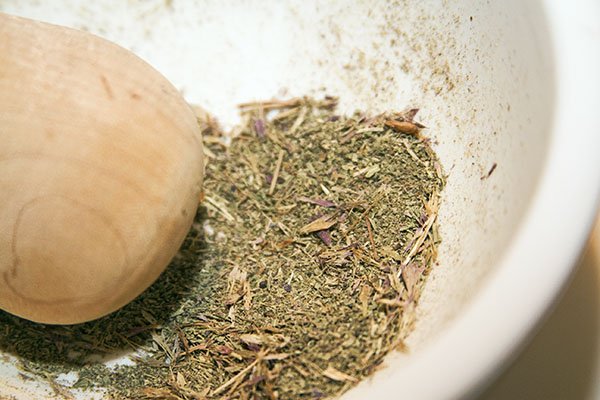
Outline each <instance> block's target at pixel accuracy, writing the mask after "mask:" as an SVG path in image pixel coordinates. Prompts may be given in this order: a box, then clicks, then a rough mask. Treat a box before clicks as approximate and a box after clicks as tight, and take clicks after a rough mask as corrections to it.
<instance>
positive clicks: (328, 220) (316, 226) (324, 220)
mask: <svg viewBox="0 0 600 400" xmlns="http://www.w3.org/2000/svg"><path fill="white" fill-rule="evenodd" d="M336 223H337V219H335V218H334V217H333V216H331V215H323V216H321V217H319V218H317V219H315V220H314V221H312V222H310V223H308V224H306V225H304V226H303V227H302V228H300V233H303V234H306V233H312V232H317V231H322V230H325V229H329V228H331V227H332V226H333V225H335V224H336Z"/></svg>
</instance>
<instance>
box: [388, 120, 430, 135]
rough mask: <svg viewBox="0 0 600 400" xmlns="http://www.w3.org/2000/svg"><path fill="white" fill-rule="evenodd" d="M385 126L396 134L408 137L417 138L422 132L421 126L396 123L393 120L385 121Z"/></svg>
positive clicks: (403, 122)
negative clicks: (404, 134) (413, 136)
mask: <svg viewBox="0 0 600 400" xmlns="http://www.w3.org/2000/svg"><path fill="white" fill-rule="evenodd" d="M385 125H386V126H389V127H390V128H392V129H393V130H395V131H396V132H400V133H406V134H408V135H415V136H417V135H418V134H419V132H420V131H421V128H420V127H419V125H417V124H415V123H414V122H408V121H396V120H393V119H389V120H387V121H385Z"/></svg>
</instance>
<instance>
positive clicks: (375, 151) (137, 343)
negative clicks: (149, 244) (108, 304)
mask: <svg viewBox="0 0 600 400" xmlns="http://www.w3.org/2000/svg"><path fill="white" fill-rule="evenodd" d="M335 105H336V100H335V99H334V98H325V99H324V100H321V101H316V100H312V99H306V98H304V99H292V100H289V101H268V102H257V103H248V104H243V105H241V106H240V107H241V112H242V117H243V124H242V125H241V126H240V127H238V128H236V130H235V131H234V136H235V137H234V138H233V140H232V141H231V143H230V144H229V143H228V140H227V136H226V135H224V134H223V133H222V132H221V131H220V130H219V128H218V127H217V125H216V124H215V123H214V121H212V120H211V119H210V118H209V117H207V118H205V120H203V121H201V123H202V126H203V127H204V141H205V154H206V155H207V157H208V164H207V167H206V177H205V184H204V190H205V192H204V199H203V202H202V205H201V206H200V208H199V211H198V215H197V217H196V221H195V223H194V225H193V227H192V230H191V231H190V233H189V235H188V236H187V238H186V240H185V243H184V245H183V246H182V249H181V250H180V252H179V254H178V255H177V257H176V258H175V259H174V260H173V262H172V264H171V265H170V266H169V267H168V269H167V270H166V271H165V273H164V274H163V275H162V276H161V277H160V278H159V280H158V281H157V282H156V283H155V284H154V285H153V286H152V287H151V288H150V289H148V290H147V291H146V292H145V293H144V294H143V295H142V296H140V297H139V298H138V299H136V300H135V301H134V302H133V303H131V304H129V305H128V306H126V307H124V308H123V309H121V310H119V311H118V312H116V313H114V314H112V315H110V316H108V317H105V318H102V319H100V320H97V321H93V322H89V323H86V324H82V325H75V326H45V325H40V324H35V323H31V322H28V321H24V320H21V319H19V318H16V317H13V316H11V315H8V314H5V313H0V324H1V325H0V348H1V349H2V350H3V351H5V352H10V353H12V354H15V355H18V356H19V358H20V360H21V363H22V367H23V369H24V370H25V371H27V374H34V375H38V376H43V377H44V378H47V379H48V380H49V381H51V382H54V379H55V378H56V376H57V375H58V374H60V373H66V372H69V371H73V370H74V371H77V373H78V380H77V381H76V382H75V383H74V384H73V385H72V386H73V387H74V388H91V389H94V388H95V389H100V390H105V391H106V393H108V394H109V396H110V397H111V398H115V399H123V398H125V399H156V398H161V399H162V398H164V399H322V398H331V397H335V396H337V395H339V394H341V393H342V392H344V391H346V390H347V389H349V388H350V387H352V386H353V385H355V384H356V383H357V382H358V381H359V380H360V379H362V378H364V377H366V376H368V375H370V374H372V373H373V372H374V371H375V370H376V369H377V368H378V367H379V366H380V365H381V363H382V361H383V358H384V356H385V355H386V354H387V353H389V352H390V351H393V350H396V349H403V347H404V345H403V340H404V339H405V337H406V336H407V335H408V334H409V333H410V332H411V329H412V327H413V324H414V320H415V312H414V309H415V305H416V303H417V301H418V299H419V295H420V293H421V289H422V285H423V283H424V281H425V278H426V276H427V274H428V273H429V271H430V269H431V267H432V265H433V263H434V261H435V258H436V246H437V243H438V242H439V240H440V239H439V235H438V231H437V224H436V217H437V210H438V204H439V193H440V191H441V189H442V187H443V184H444V178H443V175H442V172H441V167H440V165H439V163H438V161H437V159H436V156H435V154H434V153H433V151H432V150H431V148H430V147H429V143H428V140H427V139H424V138H422V137H421V136H420V131H421V128H423V126H422V125H420V124H418V123H417V122H414V121H413V118H414V116H415V114H416V110H409V111H406V112H403V113H388V114H382V115H378V116H375V117H369V116H366V115H363V114H361V113H355V114H354V115H353V116H351V117H343V116H338V115H337V114H335ZM130 350H134V351H136V356H135V359H136V365H122V366H117V367H113V368H109V367H106V366H105V365H104V364H103V363H102V362H101V361H102V359H101V356H102V355H103V354H112V353H115V352H123V351H130ZM53 385H54V387H55V388H56V391H57V393H59V394H62V395H64V396H68V389H66V388H64V387H62V386H60V385H59V384H57V383H53Z"/></svg>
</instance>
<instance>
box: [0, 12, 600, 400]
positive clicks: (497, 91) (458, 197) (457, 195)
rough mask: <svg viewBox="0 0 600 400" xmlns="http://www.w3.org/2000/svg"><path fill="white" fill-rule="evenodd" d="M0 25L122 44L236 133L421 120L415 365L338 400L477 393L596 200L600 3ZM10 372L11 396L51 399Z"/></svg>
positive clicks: (550, 295) (571, 252)
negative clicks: (276, 121) (426, 226)
mask: <svg viewBox="0 0 600 400" xmlns="http://www.w3.org/2000/svg"><path fill="white" fill-rule="evenodd" d="M0 11H4V12H8V13H12V14H16V15H21V16H25V17H29V18H35V19H39V20H43V21H47V22H52V23H58V24H62V25H66V26H71V27H75V28H80V29H85V30H89V31H91V32H93V33H96V34H98V35H100V36H103V37H105V38H107V39H109V40H112V41H115V42H116V43H118V44H121V45H122V46H124V47H126V48H128V49H130V50H132V51H133V52H135V53H136V54H138V55H139V56H141V57H142V58H144V59H145V60H146V61H148V62H149V63H150V64H152V65H153V66H154V67H156V68H157V69H158V70H159V71H160V72H162V73H163V74H164V75H165V76H166V77H167V78H168V79H169V80H171V81H172V82H173V83H174V84H175V86H177V87H178V88H180V89H181V91H182V92H183V93H184V95H185V97H186V99H187V100H188V101H189V102H190V103H194V104H198V105H201V106H202V107H203V108H205V109H206V110H207V111H209V112H210V113H212V114H213V115H215V116H216V117H217V118H218V119H219V121H220V122H221V123H222V124H223V125H224V126H225V127H231V126H233V125H234V124H235V123H236V121H237V109H236V104H238V103H241V102H245V101H249V100H257V99H268V98H271V97H279V98H285V97H291V96H302V95H311V96H316V97H320V96H323V95H325V94H330V95H336V96H339V97H340V100H341V102H340V110H341V111H342V112H346V113H351V112H352V111H354V110H355V109H361V110H365V111H370V112H373V113H376V112H382V111H388V110H402V109H405V108H408V107H411V108H412V107H416V108H420V110H421V111H420V112H419V117H420V120H421V121H423V122H424V123H425V124H426V125H427V126H428V130H426V131H425V135H426V136H427V137H429V138H431V139H432V141H433V144H434V148H435V150H436V151H437V153H438V155H439V157H440V160H441V162H442V164H443V166H444V168H445V172H446V173H447V174H448V184H447V187H446V189H445V191H444V193H443V200H442V206H441V209H440V215H439V218H440V220H439V223H440V233H441V236H442V239H443V242H442V244H441V246H440V249H439V259H438V264H439V265H437V266H436V267H435V268H434V270H433V272H432V274H431V276H430V277H429V280H428V282H427V284H426V288H425V293H424V295H423V297H422V299H421V303H420V305H419V309H418V313H419V314H418V321H417V325H416V329H415V331H414V332H413V333H412V334H411V336H410V337H409V339H408V345H409V347H410V352H409V353H408V354H400V353H397V354H392V355H390V357H388V359H387V360H386V362H385V366H384V368H382V369H381V370H380V371H379V372H377V373H376V374H375V375H374V376H373V377H372V378H371V379H369V380H367V381H365V382H363V383H361V384H360V385H359V386H358V387H356V388H355V389H353V390H351V391H350V392H348V393H347V394H346V395H345V396H344V399H364V398H377V399H392V398H396V397H404V398H410V399H421V398H433V399H438V398H449V399H451V398H460V397H468V396H470V395H474V394H476V393H477V392H478V390H480V389H481V388H482V387H483V386H484V385H485V383H486V382H488V381H489V379H491V378H492V377H493V376H494V375H495V374H497V373H499V371H501V368H502V367H503V366H504V365H506V363H507V362H508V361H509V360H510V359H511V357H513V356H514V355H515V354H516V351H517V350H518V349H519V348H520V346H522V344H523V343H524V341H525V339H526V338H527V337H528V335H529V334H530V333H531V332H532V330H533V329H534V327H535V326H536V324H537V323H538V322H539V321H540V319H541V318H542V316H543V315H544V313H545V312H547V311H548V310H549V308H550V307H551V305H552V303H553V301H554V300H555V299H556V298H557V296H558V294H559V293H560V290H561V288H562V287H563V285H564V284H565V283H566V282H567V280H568V277H569V275H570V273H571V269H572V264H573V261H574V260H575V257H576V256H577V254H578V251H579V250H580V248H581V246H582V244H583V243H584V240H585V237H586V234H587V231H588V229H589V228H590V226H591V222H592V220H593V214H594V208H595V205H596V201H597V198H598V193H599V188H600V159H598V158H597V157H596V154H595V153H596V152H597V150H598V149H599V148H600V136H598V134H599V133H600V117H599V116H598V113H597V110H598V109H599V107H600V94H599V92H598V89H600V73H599V71H600V50H599V49H598V46H597V43H598V38H599V37H600V22H598V21H600V9H599V6H598V5H597V4H594V3H593V2H592V1H588V2H581V3H580V4H579V5H578V6H577V7H576V6H569V5H568V4H567V3H564V2H558V1H556V2H552V1H531V2H519V1H505V2H490V3H489V4H484V3H481V2H475V1H461V2H447V3H446V2H434V1H428V2H418V3H417V2H415V3H414V4H412V3H411V2H408V1H379V2H373V1H354V2H351V1H339V2H327V3H325V2H318V1H316V0H304V1H286V2H280V1H275V0H272V1H266V2H260V1H257V0H255V1H247V2H243V3H242V2H239V4H237V3H234V2H221V1H216V0H215V1H207V0H203V1H198V2H186V1H181V0H180V1H177V0H175V1H148V2H138V1H129V2H120V1H116V0H115V1H106V2H97V3H88V2H79V1H77V0H65V1H62V2H52V3H42V2H40V3H38V2H36V1H16V0H6V1H4V2H3V3H2V4H0ZM494 166H496V167H495V168H494V169H493V167H494ZM492 169H493V171H492ZM490 171H492V172H491V174H490ZM4 358H5V360H4V361H2V363H1V364H0V394H1V395H14V396H16V397H17V398H19V399H21V398H22V399H32V398H40V399H42V398H50V397H51V396H52V393H53V392H52V391H51V390H50V388H49V387H48V385H47V384H45V383H43V382H36V381H23V380H22V379H21V378H19V377H18V374H17V372H16V369H15V368H14V366H13V364H14V359H11V358H10V357H4ZM80 395H81V398H90V395H89V394H80ZM100 397H101V396H98V398H100Z"/></svg>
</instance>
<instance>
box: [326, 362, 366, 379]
mask: <svg viewBox="0 0 600 400" xmlns="http://www.w3.org/2000/svg"><path fill="white" fill-rule="evenodd" d="M323 376H325V377H327V378H329V379H331V380H334V381H337V382H346V381H349V382H358V379H356V378H355V377H353V376H350V375H348V374H345V373H343V372H342V371H338V370H337V369H335V368H333V367H332V366H331V365H330V366H328V367H327V369H326V370H325V371H323Z"/></svg>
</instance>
